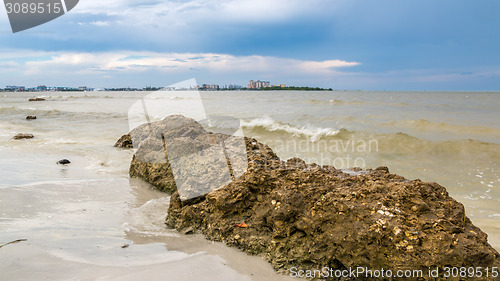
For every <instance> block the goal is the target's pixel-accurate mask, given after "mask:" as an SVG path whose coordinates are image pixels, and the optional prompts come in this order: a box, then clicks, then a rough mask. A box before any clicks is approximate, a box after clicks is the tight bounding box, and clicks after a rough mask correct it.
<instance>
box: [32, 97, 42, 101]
mask: <svg viewBox="0 0 500 281" xmlns="http://www.w3.org/2000/svg"><path fill="white" fill-rule="evenodd" d="M44 100H45V99H44V98H31V99H29V101H44Z"/></svg>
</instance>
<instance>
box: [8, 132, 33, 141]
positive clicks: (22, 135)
mask: <svg viewBox="0 0 500 281" xmlns="http://www.w3.org/2000/svg"><path fill="white" fill-rule="evenodd" d="M34 137H35V136H33V135H32V134H22V133H19V134H17V135H15V136H14V137H12V138H13V139H15V140H22V139H32V138H34Z"/></svg>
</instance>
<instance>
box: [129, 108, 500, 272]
mask: <svg viewBox="0 0 500 281" xmlns="http://www.w3.org/2000/svg"><path fill="white" fill-rule="evenodd" d="M168 122H171V123H170V125H169V126H167V127H170V128H172V127H174V128H176V129H175V130H177V132H176V134H177V135H179V133H180V134H183V135H185V136H186V139H185V140H186V142H187V143H190V145H188V147H192V146H193V145H194V144H196V142H195V140H199V141H200V143H198V144H199V145H208V144H209V143H208V142H204V141H203V140H204V139H203V137H202V136H204V135H206V134H208V132H206V131H205V130H204V129H203V128H202V127H201V126H198V125H196V124H193V123H192V122H185V120H184V119H182V118H180V117H175V118H170V117H169V118H167V119H166V120H164V121H161V122H159V123H152V124H149V125H148V126H149V128H147V129H146V127H143V128H140V127H139V128H138V129H136V130H138V131H136V132H131V135H132V139H136V140H137V141H138V142H135V141H134V144H135V143H138V151H137V154H136V155H135V156H134V159H133V160H132V164H131V169H130V173H131V175H132V176H138V177H141V178H143V179H145V180H146V181H148V182H150V183H152V184H153V185H155V186H157V187H159V189H161V190H166V191H169V192H170V191H175V182H174V179H173V175H172V171H171V170H169V167H170V166H169V164H168V163H144V162H142V160H147V159H151V158H155V157H160V156H159V155H158V154H162V153H164V151H162V149H161V148H160V147H161V145H160V144H156V146H154V145H153V147H157V150H156V153H153V152H152V151H151V149H148V153H146V154H147V156H146V155H142V156H141V154H140V150H141V146H142V145H143V144H142V143H143V142H144V143H150V142H154V141H153V140H152V139H150V138H151V137H152V136H155V138H158V134H159V133H160V131H161V130H163V129H165V128H166V127H165V124H166V123H168ZM172 122H173V123H175V122H178V123H179V122H180V123H179V126H172V124H173V123H172ZM170 133H171V132H170V131H169V132H167V133H166V135H169V134H170ZM134 135H135V136H139V137H134ZM160 139H161V138H160ZM167 139H168V138H167V137H165V140H167ZM205 141H206V140H205ZM245 144H246V150H247V158H248V163H249V164H248V165H249V166H248V170H247V171H246V172H245V173H244V174H243V175H242V176H240V177H239V178H237V179H235V180H234V181H232V182H231V183H229V184H227V185H226V186H224V187H222V188H219V189H217V190H215V191H212V192H210V193H208V194H206V195H204V196H199V197H196V198H191V199H189V200H181V196H180V195H179V192H177V191H176V192H175V193H174V194H173V195H172V196H171V199H170V207H169V210H168V215H167V219H166V224H167V225H168V226H169V227H172V228H175V229H177V230H179V231H180V232H182V233H202V234H204V235H205V237H207V238H208V239H210V240H214V241H222V242H224V243H226V244H227V245H230V246H234V247H237V248H239V249H241V250H243V251H245V252H247V253H250V254H253V255H260V256H262V257H264V258H265V259H267V260H268V261H269V262H270V263H271V264H272V266H273V267H274V268H275V269H276V270H278V271H282V272H287V270H290V269H291V268H293V267H295V268H298V269H301V270H321V269H322V268H324V267H329V268H331V269H349V268H356V267H366V268H368V269H373V270H379V269H385V270H388V269H390V270H393V272H396V270H400V269H401V270H407V269H408V270H418V269H420V270H422V271H423V272H426V273H427V272H428V270H429V267H432V268H435V267H439V268H444V267H447V266H453V267H466V268H471V267H482V268H485V267H489V268H491V267H495V266H497V267H498V266H499V256H500V255H499V253H498V252H497V251H496V250H495V249H493V248H492V247H491V246H490V245H489V244H488V242H487V235H486V234H485V233H484V232H482V231H481V230H480V229H479V228H477V227H476V226H474V225H473V224H472V222H471V221H470V220H469V218H467V216H466V214H465V209H464V206H463V205H462V204H461V203H459V202H457V201H455V200H454V199H453V198H451V197H450V196H449V194H448V192H447V191H446V189H445V188H444V187H443V186H441V185H439V184H437V183H426V182H422V181H420V180H412V181H410V180H407V179H405V178H403V177H401V176H398V175H395V174H391V173H390V172H389V170H388V169H387V168H386V167H379V168H377V169H375V170H357V171H352V172H348V173H346V172H343V171H341V170H338V169H335V168H334V167H332V166H318V165H315V164H306V163H305V162H304V161H302V160H300V159H298V158H293V159H290V160H288V161H286V162H285V161H281V160H280V159H279V158H278V157H277V156H276V154H274V152H273V151H272V150H271V149H270V148H269V147H267V146H266V145H264V144H261V143H259V142H257V141H256V140H255V139H249V138H245ZM148 147H152V146H151V145H150V146H148ZM141 153H145V152H141ZM163 157H165V156H164V154H163ZM141 159H142V160H141ZM165 187H167V188H165ZM442 272H443V271H441V273H442ZM424 277H425V276H424ZM441 277H442V278H441ZM441 277H440V278H437V279H432V278H430V277H425V278H424V279H426V280H427V279H428V280H441V279H442V280H444V277H443V276H441ZM362 279H363V278H358V279H357V280H362ZM342 280H351V279H349V278H344V279H342ZM352 280H354V279H352ZM387 280H389V279H387ZM446 280H459V278H458V279H453V278H448V279H446ZM474 280H491V278H489V279H488V278H484V276H483V279H481V278H478V279H474Z"/></svg>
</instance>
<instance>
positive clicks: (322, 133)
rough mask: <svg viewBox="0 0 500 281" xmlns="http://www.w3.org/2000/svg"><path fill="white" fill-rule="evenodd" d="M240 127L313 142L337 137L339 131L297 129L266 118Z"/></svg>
mask: <svg viewBox="0 0 500 281" xmlns="http://www.w3.org/2000/svg"><path fill="white" fill-rule="evenodd" d="M241 126H242V128H243V129H247V130H259V129H260V130H265V131H267V132H273V133H278V132H283V133H287V134H291V135H293V136H302V137H307V138H309V139H310V141H312V142H314V141H317V140H319V139H320V138H322V137H328V136H335V135H338V134H339V133H340V132H341V130H337V129H333V128H321V127H314V126H305V127H298V126H294V125H291V124H287V123H281V122H278V121H276V120H274V119H272V118H270V117H268V116H266V117H262V118H256V119H252V120H250V121H242V122H241Z"/></svg>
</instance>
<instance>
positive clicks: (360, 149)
mask: <svg viewBox="0 0 500 281" xmlns="http://www.w3.org/2000/svg"><path fill="white" fill-rule="evenodd" d="M147 94H149V93H147V92H68V93H60V92H47V93H0V156H1V160H0V171H1V173H0V243H3V242H8V241H12V240H16V239H20V238H23V239H28V240H27V241H26V242H21V243H20V244H19V245H9V246H6V247H4V248H2V250H0V272H2V273H3V274H4V276H8V277H10V279H17V280H33V279H38V280H67V279H68V276H70V277H71V276H72V277H75V278H73V279H75V280H79V279H78V277H79V276H80V277H81V276H84V277H87V278H89V279H92V278H94V279H95V278H96V276H102V275H106V274H108V275H107V276H108V278H104V280H125V279H126V278H125V277H126V276H128V277H129V278H130V280H133V276H134V273H133V271H126V270H125V269H123V267H127V268H128V267H131V268H134V269H135V272H139V271H141V270H142V271H144V272H146V271H147V272H150V271H151V272H153V273H151V272H150V273H151V274H152V275H151V276H153V277H154V276H155V273H154V272H156V273H160V272H163V271H162V270H165V269H167V268H168V269H169V272H170V274H172V276H182V277H183V278H186V280H196V278H199V277H200V276H202V277H203V278H204V279H207V278H209V277H210V276H211V278H212V279H214V280H215V279H219V280H234V279H236V280H266V279H269V278H271V279H275V280H276V278H284V277H282V276H280V277H277V276H275V275H273V274H274V273H273V272H272V269H271V268H270V266H268V264H266V263H265V262H264V261H262V260H260V258H256V259H253V260H252V261H251V262H250V263H249V262H248V261H247V258H248V257H247V256H246V255H245V254H242V253H239V252H237V251H236V250H234V251H232V249H227V248H226V247H225V246H222V245H218V244H213V243H211V242H208V241H205V240H204V239H203V237H198V236H195V237H194V238H191V237H189V236H184V235H179V234H178V233H177V232H176V231H174V230H169V229H166V227H165V226H164V223H163V221H164V218H165V215H166V210H167V208H168V200H169V198H168V195H166V194H163V193H160V192H156V191H154V190H153V189H151V187H149V186H148V185H147V184H144V183H143V182H141V181H139V180H134V179H129V177H128V167H129V165H130V160H131V157H132V155H133V151H130V150H123V149H117V148H114V147H113V144H114V143H115V142H116V140H117V139H118V138H119V137H120V136H121V135H123V134H125V133H127V132H128V131H129V127H128V109H129V108H130V106H131V105H132V104H134V103H135V102H136V101H137V100H139V99H140V98H142V97H144V96H146V95H147ZM32 97H42V98H45V99H46V100H45V101H40V102H29V101H28V99H29V98H32ZM180 98H182V95H181V97H180ZM201 98H202V102H203V106H204V109H205V111H206V114H207V115H212V116H231V117H235V118H237V119H238V120H240V126H241V128H242V129H243V132H244V134H245V135H246V136H251V137H255V138H256V139H257V140H259V141H260V142H263V143H266V144H268V145H269V146H270V147H271V148H272V149H273V150H274V151H275V152H276V153H277V154H278V156H280V158H282V159H283V160H285V159H287V158H290V157H295V156H297V157H300V158H303V159H304V160H305V161H306V162H309V163H317V164H321V165H333V166H335V167H336V168H340V169H344V170H346V171H349V170H350V169H351V168H352V167H355V166H357V167H361V168H363V169H368V168H376V167H378V166H387V167H389V169H390V171H391V172H392V173H397V174H400V175H402V176H404V177H406V178H408V179H416V178H420V179H421V180H424V181H433V182H438V183H439V184H441V185H443V186H445V187H446V188H447V190H448V191H449V193H450V195H451V196H452V197H453V198H455V199H456V200H458V201H459V202H462V203H463V204H464V205H465V208H466V213H467V216H468V217H470V218H471V220H472V221H473V223H474V224H475V225H477V226H478V227H480V228H481V229H482V230H483V231H485V232H486V233H487V234H488V235H489V242H490V244H492V246H494V247H495V248H497V249H500V203H499V201H500V122H498V120H500V93H498V92H367V91H325V92H300V91H297V92H289V91H235V92H230V91H220V92H201ZM28 115H36V116H37V119H36V120H26V119H25V117H26V116H28ZM153 121H154V118H153ZM17 133H30V134H33V135H34V136H35V138H33V139H30V140H13V139H12V137H13V136H14V135H16V134H17ZM63 158H66V159H69V160H70V161H71V162H72V163H71V164H70V165H67V166H62V165H57V164H56V161H58V160H60V159H63ZM15 249H18V250H19V251H18V252H16V251H15ZM29 253H31V254H29ZM33 253H36V254H33ZM40 257H43V259H42V258H40ZM20 259H22V260H23V262H20ZM181 264H182V265H183V266H180V265H181ZM249 264H251V266H249ZM155 266H156V267H155ZM189 267H193V268H195V269H196V270H197V271H196V270H195V271H194V272H197V273H193V274H192V275H191V277H192V278H191V279H190V278H188V277H186V275H184V273H185V272H184V271H185V270H186V268H189ZM63 268H65V269H63ZM116 268H121V269H120V270H119V271H116ZM153 268H155V269H153ZM155 270H156V271H155ZM142 271H141V272H142ZM197 274H198V275H197ZM156 275H157V274H156ZM270 276H271V277H270ZM122 277H123V278H122ZM259 278H260V279H259ZM81 279H84V278H81ZM153 280H154V278H153ZM157 280H160V279H157Z"/></svg>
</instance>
